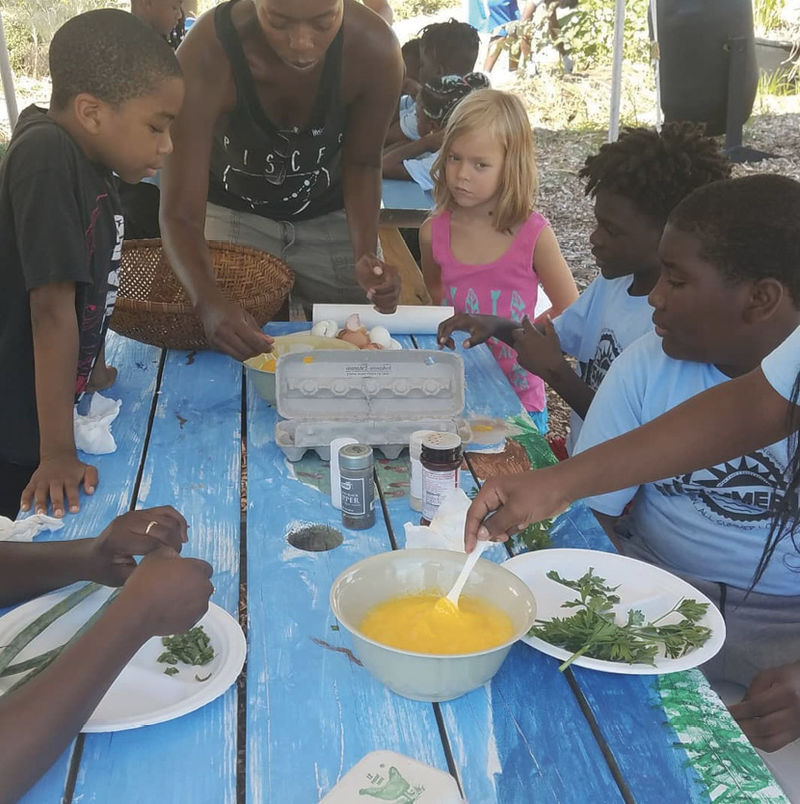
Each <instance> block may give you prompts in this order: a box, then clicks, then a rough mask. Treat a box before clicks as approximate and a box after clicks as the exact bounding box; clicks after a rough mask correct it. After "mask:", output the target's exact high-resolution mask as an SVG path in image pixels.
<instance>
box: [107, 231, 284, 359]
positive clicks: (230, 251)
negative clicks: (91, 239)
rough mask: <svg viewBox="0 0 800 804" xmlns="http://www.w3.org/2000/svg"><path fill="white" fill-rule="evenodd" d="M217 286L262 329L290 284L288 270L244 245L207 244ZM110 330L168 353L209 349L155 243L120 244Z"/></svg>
mask: <svg viewBox="0 0 800 804" xmlns="http://www.w3.org/2000/svg"><path fill="white" fill-rule="evenodd" d="M208 248H209V251H210V252H211V262H212V265H213V266H214V273H215V274H216V277H217V285H218V286H219V289H220V290H221V291H222V293H223V294H224V296H225V297H226V298H228V299H230V300H231V301H233V302H236V303H237V304H238V305H239V306H240V307H242V309H244V310H246V311H247V312H248V313H250V315H252V316H253V318H254V319H255V321H256V324H258V326H259V327H263V326H264V324H266V323H267V321H269V320H270V318H272V316H274V315H275V314H276V313H277V312H278V310H280V309H281V306H282V305H283V303H284V301H285V299H286V297H287V296H288V295H289V291H290V290H291V289H292V284H293V283H294V273H293V272H292V269H291V268H289V266H288V265H287V264H286V263H285V262H283V260H279V259H278V258H277V257H273V256H272V255H271V254H267V253H266V252H264V251H258V250H257V249H254V248H248V247H246V246H237V245H233V244H232V243H225V242H221V241H215V240H211V241H209V243H208ZM109 326H110V327H111V329H113V330H114V331H115V332H118V333H119V334H120V335H126V336H127V337H129V338H133V339H134V340H137V341H143V342H144V343H152V344H154V345H155V346H161V347H164V348H168V349H208V348H209V346H208V341H207V340H206V336H205V332H204V331H203V325H202V324H201V322H200V319H199V318H198V317H197V315H196V314H195V312H194V310H193V308H192V305H191V303H190V302H189V298H188V296H187V295H186V291H185V290H184V289H183V287H182V285H181V283H180V282H179V281H178V280H177V278H176V277H175V274H174V273H173V272H172V269H171V268H170V266H169V263H168V262H167V258H166V256H165V255H164V252H163V251H162V249H161V241H160V240H126V241H124V242H123V244H122V264H121V266H120V277H119V295H118V296H117V304H116V307H115V308H114V314H113V315H112V317H111V321H110V323H109Z"/></svg>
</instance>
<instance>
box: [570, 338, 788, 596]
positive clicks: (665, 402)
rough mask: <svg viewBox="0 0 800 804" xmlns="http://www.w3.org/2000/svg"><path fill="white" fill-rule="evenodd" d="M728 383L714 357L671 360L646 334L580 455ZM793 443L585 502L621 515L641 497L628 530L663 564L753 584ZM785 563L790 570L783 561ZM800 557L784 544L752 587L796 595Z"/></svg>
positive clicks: (595, 409)
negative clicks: (711, 360) (699, 360)
mask: <svg viewBox="0 0 800 804" xmlns="http://www.w3.org/2000/svg"><path fill="white" fill-rule="evenodd" d="M727 379H728V377H726V376H725V375H724V374H723V373H722V372H721V371H719V369H717V368H716V367H715V366H713V365H710V364H708V363H693V362H690V361H686V360H673V359H672V358H671V357H668V356H667V355H666V354H664V351H663V350H662V348H661V339H660V338H659V337H658V336H657V335H656V334H655V333H649V334H647V335H644V336H643V337H642V338H640V339H639V340H637V341H636V343H634V344H632V345H631V346H629V347H628V348H627V349H626V350H625V351H624V353H623V354H622V355H620V356H619V358H618V359H617V360H616V361H615V362H614V365H613V366H612V367H611V369H610V370H609V371H608V373H607V374H606V377H605V379H604V380H603V384H602V385H601V387H600V389H599V390H598V392H597V394H596V396H595V398H594V401H593V402H592V406H591V408H590V409H589V413H588V414H587V416H586V421H585V422H584V425H583V428H582V430H581V434H580V437H579V438H578V443H577V445H576V452H582V451H584V450H586V449H588V448H589V447H592V446H594V445H595V444H599V443H601V442H603V441H607V440H608V439H610V438H614V437H616V436H618V435H622V434H623V433H626V432H628V431H629V430H633V429H635V428H636V427H639V426H640V425H642V424H645V423H646V422H649V421H650V420H651V419H655V418H657V417H658V416H660V415H661V414H662V413H665V412H666V411H667V410H670V409H671V408H674V407H675V406H676V405H679V404H681V402H684V401H686V400H687V399H689V397H692V396H695V395H696V394H699V393H701V392H702V391H705V390H706V389H708V388H712V387H713V386H715V385H719V384H720V383H722V382H725V381H726V380H727ZM788 460H789V444H788V441H787V440H784V441H781V442H779V443H777V444H772V445H771V446H769V447H766V448H764V449H760V450H755V451H753V452H752V453H750V454H748V455H745V456H742V457H740V458H734V459H733V460H730V461H726V462H725V463H721V464H718V465H717V466H712V467H709V468H707V469H700V470H698V471H695V472H690V473H688V474H685V475H681V476H678V477H671V478H667V479H666V480H660V481H657V482H655V483H646V484H645V485H643V486H638V487H634V488H628V489H624V490H622V491H617V492H612V493H611V494H603V495H600V496H597V497H590V498H588V499H587V500H586V503H587V505H588V506H589V507H590V508H592V509H594V510H595V511H599V512H600V513H603V514H609V515H611V516H618V515H619V514H621V513H622V511H623V509H624V508H625V506H626V505H627V503H628V502H629V501H630V500H631V499H632V498H634V497H635V499H634V502H633V506H632V509H631V512H630V514H629V515H628V516H627V517H626V518H625V520H624V522H623V523H621V525H622V528H621V530H622V532H623V533H625V532H627V533H629V534H631V535H635V536H637V537H639V538H641V539H642V540H643V541H644V542H645V544H646V545H647V547H648V548H649V549H650V550H651V551H652V552H653V553H654V554H655V556H656V558H657V559H658V561H659V563H660V564H661V565H662V566H663V567H665V568H666V569H667V570H672V571H674V572H678V573H681V574H687V575H694V576H696V577H699V578H704V579H706V580H708V581H715V582H721V583H727V584H730V585H732V586H736V587H738V588H740V589H747V588H749V586H750V583H751V581H752V578H753V573H754V571H755V568H756V566H757V565H758V561H759V558H760V557H761V551H762V549H763V547H764V544H765V542H766V538H767V534H768V533H769V529H770V524H771V521H772V513H771V507H772V503H773V500H774V498H775V496H776V495H780V494H782V493H783V491H784V489H785V488H786V479H785V477H784V473H785V470H786V466H787V464H788ZM787 562H788V566H787ZM797 565H798V556H797V553H796V551H795V549H794V547H793V545H792V541H791V539H785V540H783V541H782V542H781V543H780V544H779V546H778V548H777V550H776V551H775V554H774V556H773V557H772V559H771V561H770V563H769V565H768V566H767V569H766V571H765V573H764V575H763V577H762V579H761V581H760V582H759V583H758V585H757V586H756V590H757V591H758V592H762V593H764V594H772V595H798V594H800V574H799V573H797V572H795V571H793V570H792V567H797Z"/></svg>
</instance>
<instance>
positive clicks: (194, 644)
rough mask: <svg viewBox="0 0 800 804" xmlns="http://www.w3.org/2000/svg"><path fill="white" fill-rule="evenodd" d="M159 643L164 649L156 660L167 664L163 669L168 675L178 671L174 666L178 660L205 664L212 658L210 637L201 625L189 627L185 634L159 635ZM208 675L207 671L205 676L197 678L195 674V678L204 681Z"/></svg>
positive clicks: (184, 662) (193, 663) (191, 663)
mask: <svg viewBox="0 0 800 804" xmlns="http://www.w3.org/2000/svg"><path fill="white" fill-rule="evenodd" d="M161 643H162V644H163V645H164V647H165V648H166V650H165V651H164V652H163V653H162V654H161V655H160V656H159V657H158V659H157V660H156V661H158V662H160V663H161V664H166V665H169V667H168V668H167V669H166V670H165V671H164V672H165V673H166V674H167V675H169V676H174V675H175V673H177V672H178V668H177V667H175V665H177V664H178V662H182V663H183V664H189V665H205V664H208V663H209V662H210V661H211V660H212V659H213V658H214V648H213V646H212V645H211V639H210V638H209V636H208V634H207V633H206V632H205V631H204V630H203V626H202V625H196V626H195V627H194V628H190V629H189V630H188V631H187V632H186V633H185V634H175V635H174V636H165V637H161ZM169 670H174V672H169ZM210 675H211V674H210V673H209V675H208V676H206V677H205V678H198V677H197V676H195V678H196V679H197V680H198V681H206V680H207V679H208V678H209V677H210Z"/></svg>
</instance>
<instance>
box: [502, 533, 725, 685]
mask: <svg viewBox="0 0 800 804" xmlns="http://www.w3.org/2000/svg"><path fill="white" fill-rule="evenodd" d="M503 566H504V567H506V569H510V570H511V572H513V573H514V574H515V575H516V576H517V577H518V578H520V579H522V580H523V581H525V583H526V584H527V585H528V588H529V589H530V590H531V592H533V596H534V597H535V598H536V619H537V620H550V619H552V618H553V617H569V616H571V615H572V614H575V612H576V611H577V609H571V608H564V607H563V604H564V603H566V602H567V601H569V600H574V599H575V598H576V597H577V592H575V590H574V589H570V588H569V587H567V586H564V585H562V584H560V583H558V582H556V581H551V580H550V578H548V577H547V573H548V572H550V570H556V571H557V572H558V573H559V575H561V577H562V578H566V579H568V580H577V579H578V578H580V577H581V576H583V575H584V574H586V573H587V572H588V571H589V567H593V568H594V574H595V575H597V576H599V577H601V578H605V580H606V583H607V584H608V585H609V586H619V588H618V589H617V591H616V594H617V595H619V597H620V602H619V603H618V604H617V606H616V612H617V622H619V623H620V624H621V623H623V622H624V621H625V618H626V617H627V613H628V609H630V608H635V609H639V610H640V611H642V613H643V614H644V616H645V617H646V618H647V619H648V620H651V619H654V618H655V617H659V616H661V615H662V614H663V613H664V612H666V611H669V609H671V608H672V607H673V606H674V605H675V604H676V603H677V602H678V601H679V600H680V599H681V598H682V597H686V598H694V599H695V600H697V601H698V602H699V603H708V604H709V606H708V609H707V611H706V613H705V615H704V616H703V618H702V619H701V620H700V621H699V624H700V625H705V626H707V627H708V628H710V629H711V636H710V637H709V638H708V641H707V642H706V644H705V645H703V646H702V647H700V648H695V649H694V650H691V651H689V653H687V654H686V655H685V656H681V657H680V658H678V659H670V658H667V657H666V656H664V655H663V654H662V655H657V656H656V658H655V665H650V664H641V663H637V664H627V663H625V662H610V661H606V660H604V659H593V658H591V657H589V656H579V657H578V658H577V659H575V661H574V662H573V664H575V665H578V666H580V667H588V668H591V669H592V670H604V671H605V672H608V673H624V674H629V675H660V674H662V673H677V672H678V671H680V670H689V669H690V668H692V667H697V665H699V664H702V663H703V662H707V661H708V660H709V659H710V658H711V657H712V656H714V655H715V654H716V653H717V651H718V650H719V649H720V648H721V647H722V643H723V642H725V621H724V620H723V619H722V615H721V614H720V613H719V610H718V609H717V607H716V606H715V605H714V604H713V603H712V602H711V601H710V600H709V599H708V598H707V597H706V596H705V595H704V594H702V593H701V592H699V591H698V590H697V589H695V588H694V587H693V586H691V585H690V584H688V583H686V581H683V580H681V579H680V578H677V577H676V576H674V575H673V574H672V573H670V572H667V571H666V570H663V569H659V568H658V567H654V566H653V565H652V564H646V563H645V562H643V561H637V560H636V559H634V558H627V557H625V556H621V555H618V554H617V553H603V552H600V551H598V550H570V549H548V550H536V551H534V552H531V553H523V554H522V555H518V556H515V557H514V558H510V559H508V561H506V562H504V563H503ZM679 619H680V615H678V614H674V615H671V616H670V617H668V618H666V619H665V620H663V621H662V624H664V625H666V624H668V623H671V622H677V621H678V620H679ZM522 641H523V642H527V643H528V645H531V646H532V647H534V648H536V649H537V650H540V651H542V653H546V654H547V655H548V656H554V657H555V658H556V659H561V660H562V661H563V660H565V659H569V657H570V656H571V655H572V654H571V653H570V652H569V651H566V650H564V648H559V647H557V646H556V645H551V644H550V643H549V642H545V641H544V640H543V639H539V638H538V637H533V636H525V637H523V638H522Z"/></svg>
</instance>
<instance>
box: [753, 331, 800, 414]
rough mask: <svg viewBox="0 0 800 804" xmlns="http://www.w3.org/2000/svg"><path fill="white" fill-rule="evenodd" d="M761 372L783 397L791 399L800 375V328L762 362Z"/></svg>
mask: <svg viewBox="0 0 800 804" xmlns="http://www.w3.org/2000/svg"><path fill="white" fill-rule="evenodd" d="M761 370H762V371H763V372H764V376H765V377H766V378H767V382H768V383H769V384H770V385H771V386H772V387H773V388H774V389H775V390H776V391H777V392H778V393H779V394H780V395H781V396H782V397H785V398H786V399H791V396H792V388H793V387H794V384H795V381H796V379H797V375H798V374H800V327H798V328H797V329H796V330H795V331H794V332H793V333H792V334H791V335H790V336H789V337H788V338H787V339H786V340H785V341H784V342H783V343H782V344H781V345H780V346H779V347H778V348H777V349H775V351H774V352H771V353H770V354H768V355H767V356H766V357H765V358H764V359H763V360H762V361H761Z"/></svg>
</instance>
